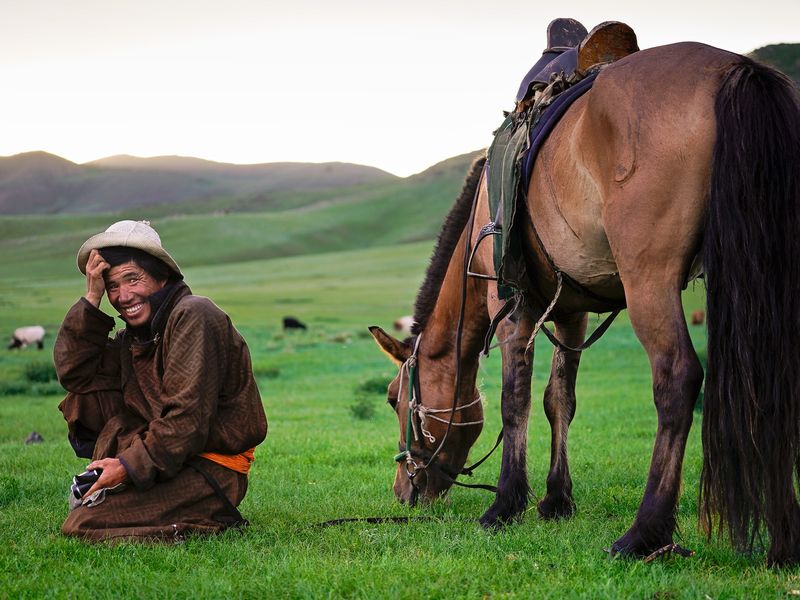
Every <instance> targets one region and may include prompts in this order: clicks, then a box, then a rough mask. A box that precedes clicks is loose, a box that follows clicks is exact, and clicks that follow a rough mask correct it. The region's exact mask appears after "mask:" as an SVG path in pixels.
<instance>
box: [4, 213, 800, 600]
mask: <svg viewBox="0 0 800 600" xmlns="http://www.w3.org/2000/svg"><path fill="white" fill-rule="evenodd" d="M267 216H268V215H267ZM262 217H264V218H266V217H265V216H262ZM226 218H230V216H229V217H226ZM252 218H253V219H254V218H255V217H252ZM197 219H202V217H191V218H186V219H185V220H176V222H175V223H174V224H172V225H169V226H168V227H166V228H165V230H164V231H163V232H162V235H163V237H164V239H165V240H166V242H167V246H168V248H170V249H172V248H171V247H170V244H169V240H170V239H172V238H171V237H170V236H174V239H175V244H174V246H175V247H176V248H177V249H176V250H174V251H173V254H174V255H175V256H176V258H177V259H178V261H179V262H181V263H182V264H183V262H186V263H187V264H189V265H190V266H189V267H188V268H186V269H185V272H186V278H187V281H188V282H189V284H190V285H191V286H192V287H193V289H194V291H195V293H198V294H202V295H208V296H210V297H212V298H213V299H214V300H215V301H216V302H217V303H218V304H219V305H220V306H221V307H222V308H224V309H225V310H226V311H228V313H229V314H230V315H231V316H232V318H233V320H234V322H235V323H236V324H237V326H238V327H239V329H240V330H241V331H242V333H243V334H244V336H245V338H246V339H247V341H248V343H249V345H250V348H251V352H252V355H253V359H254V366H255V370H256V374H257V376H258V381H259V386H260V389H261V392H262V396H263V399H264V405H265V407H266V410H267V415H268V418H269V421H270V431H269V435H268V437H267V440H266V442H265V443H264V444H263V445H261V446H260V447H259V449H258V451H257V460H256V463H255V465H254V467H253V470H252V472H251V483H250V490H249V493H248V495H247V497H246V499H245V501H244V503H243V505H242V507H241V508H242V512H243V513H244V514H245V516H246V517H247V518H249V519H250V521H251V523H252V525H251V527H250V528H249V529H248V530H246V531H245V532H244V533H233V532H230V533H226V534H225V535H223V536H221V537H218V538H213V539H201V538H195V539H190V540H188V541H186V542H185V543H183V544H180V545H177V546H165V545H150V546H142V545H131V544H122V545H117V546H113V547H112V546H108V545H89V544H84V543H81V542H78V541H76V540H72V539H65V538H63V537H62V536H61V535H60V533H59V527H60V524H61V522H62V521H63V519H64V517H65V516H66V512H67V505H66V494H67V489H68V487H69V483H70V478H71V476H72V475H73V474H75V473H77V472H79V471H81V470H82V469H83V467H84V466H85V464H86V461H83V460H82V459H78V458H75V456H74V455H73V453H72V451H71V449H70V447H69V445H68V443H67V441H66V426H65V424H64V423H63V421H62V419H61V416H60V413H59V412H58V410H57V409H56V406H57V404H58V402H59V401H60V399H61V397H60V395H59V390H58V386H57V384H55V383H54V382H31V381H30V380H29V378H30V373H32V372H33V373H35V372H40V371H42V370H43V369H44V367H42V364H43V363H46V362H48V361H49V360H50V358H51V355H50V352H51V350H52V342H53V337H52V335H51V336H50V337H49V338H48V339H47V345H46V351H43V352H37V351H36V350H35V349H27V350H25V351H22V352H14V353H12V352H9V351H6V350H0V548H2V549H0V597H8V598H18V597H32V598H33V597H37V598H38V597H79V596H81V597H87V596H88V597H119V596H127V597H166V598H195V597H208V598H220V597H247V598H250V597H265V598H273V597H291V598H294V597H301V598H302V597H305V598H319V597H356V598H389V597H391V598H426V597H429V598H506V597H508V598H513V597H519V598H532V597H535V598H569V597H585V598H654V599H655V598H658V599H667V598H670V599H671V598H714V599H718V598H745V597H746V598H775V597H785V596H787V595H800V576H798V575H797V574H796V573H795V572H794V571H787V572H776V571H772V570H769V569H767V568H765V567H764V557H763V555H761V554H758V555H756V556H752V557H745V556H740V555H737V554H735V553H734V552H733V551H732V550H731V549H730V547H729V545H728V544H727V543H724V542H718V541H712V542H707V541H706V540H705V539H704V538H703V537H702V536H701V535H700V534H699V533H698V530H697V517H696V512H697V490H698V476H699V470H700V436H699V421H700V413H699V412H698V413H696V422H695V427H694V428H693V431H692V434H691V436H690V440H689V445H688V450H687V456H686V461H685V468H684V490H683V494H682V497H681V503H680V509H679V525H680V532H679V536H678V537H679V539H680V542H681V543H682V544H683V545H684V546H687V547H689V548H692V549H694V550H696V551H697V554H696V555H695V556H694V557H692V558H688V559H681V558H667V559H664V560H659V561H656V562H654V563H652V564H648V565H645V564H643V563H642V562H639V561H632V560H612V559H609V558H608V557H607V556H606V554H605V553H604V552H603V548H606V547H608V546H609V545H610V544H611V542H613V541H614V540H615V539H616V538H617V537H618V536H619V535H621V534H622V533H623V532H624V531H625V530H626V528H627V527H628V526H629V525H630V523H631V522H632V520H633V517H634V514H635V512H636V508H637V506H638V503H639V500H640V499H641V495H642V492H643V488H644V482H645V478H646V474H647V467H648V463H649V458H650V452H651V450H652V443H653V437H654V433H655V411H654V408H653V405H652V398H651V393H650V371H649V366H648V364H647V360H646V357H645V354H644V352H643V350H642V349H641V347H640V346H639V345H638V342H637V341H636V339H635V336H634V335H633V333H632V330H631V328H630V324H629V323H628V321H627V319H626V318H625V316H624V315H623V316H622V317H621V318H620V319H619V320H618V322H617V323H615V324H614V326H613V327H612V328H611V330H610V331H609V332H608V333H607V334H606V336H605V337H604V338H603V339H602V340H601V341H600V342H599V343H598V344H597V345H596V346H595V347H593V348H592V349H591V350H590V351H588V352H586V353H585V356H584V358H583V362H582V367H581V374H580V376H579V380H578V412H577V416H576V418H575V421H574V423H573V426H572V429H571V437H570V451H571V466H572V476H573V479H574V486H575V488H574V492H575V498H576V502H577V504H578V513H577V515H576V516H575V517H574V518H573V519H571V520H568V521H563V522H557V523H553V522H542V521H539V520H538V519H537V518H536V515H535V510H534V511H532V512H531V513H529V515H528V516H527V517H526V518H525V519H524V520H523V521H522V522H521V523H518V524H516V525H514V526H511V527H508V528H506V529H505V530H503V531H501V532H498V533H487V532H485V531H483V530H482V529H481V528H480V527H479V526H478V525H477V518H478V517H479V516H480V515H481V514H482V512H483V511H484V510H485V509H486V507H487V506H488V505H489V503H490V501H491V497H490V495H489V494H487V493H485V492H481V491H476V490H463V489H456V490H454V491H453V492H452V493H451V494H450V496H449V497H448V498H447V500H445V501H443V502H440V503H439V504H437V505H434V506H432V507H427V508H425V507H422V508H414V509H409V508H408V507H405V506H401V505H399V504H397V503H396V502H395V501H394V498H393V495H392V492H391V479H392V475H393V470H394V463H393V462H392V456H393V454H394V453H395V451H396V450H395V449H396V443H397V438H398V434H397V423H396V419H395V417H394V414H393V413H392V411H391V410H390V409H389V408H388V407H387V406H386V405H385V404H384V396H383V395H382V394H379V393H368V392H364V391H362V390H363V389H364V388H373V387H375V385H374V380H376V379H379V380H388V379H390V378H391V377H392V376H393V375H394V368H393V367H392V366H391V364H390V363H389V362H388V361H387V360H386V359H385V358H384V357H383V355H382V354H381V353H380V352H379V351H378V350H377V347H376V346H375V344H374V343H373V342H372V340H371V339H369V338H368V336H367V332H366V327H367V326H368V325H372V324H378V325H382V326H384V327H385V328H386V327H388V326H389V324H390V323H391V320H392V319H393V318H394V317H396V316H398V315H401V314H406V313H408V312H409V311H410V306H411V303H412V302H413V298H414V295H415V292H416V287H417V285H418V283H419V281H420V280H421V278H422V275H423V273H424V269H425V265H426V262H427V258H428V254H429V252H430V247H431V244H430V242H417V243H411V244H402V245H393V246H376V247H368V248H366V249H353V250H347V251H340V252H326V253H308V252H304V253H301V254H303V255H300V256H294V257H284V258H274V259H270V260H251V261H247V262H232V263H230V264H226V265H216V266H214V265H211V266H209V265H202V261H201V260H200V259H199V258H197V257H196V255H195V257H194V258H189V257H190V256H192V255H191V254H188V255H187V260H186V261H182V258H183V256H184V255H185V254H184V253H188V252H190V251H192V250H191V249H190V247H189V242H188V241H187V240H189V239H192V238H193V237H195V239H196V236H198V235H200V233H201V231H202V224H198V220H197ZM110 220H111V219H108V218H106V220H105V221H103V220H102V218H97V219H95V218H94V217H90V218H85V217H84V218H80V219H78V218H74V219H72V218H66V217H64V218H62V217H58V218H54V219H52V220H46V219H44V220H41V221H36V220H32V219H25V218H21V219H4V220H2V222H1V223H0V231H15V232H16V233H17V234H18V235H17V238H16V239H17V242H4V244H5V247H4V249H8V248H11V247H12V246H13V245H14V243H16V246H14V248H15V249H16V250H15V251H16V254H15V253H14V252H6V253H4V255H3V257H2V258H1V259H0V261H2V265H1V266H2V269H3V270H2V276H0V331H3V332H9V333H10V331H11V330H12V329H13V327H15V326H18V325H21V324H33V323H41V324H43V325H45V327H47V329H48V330H49V331H51V332H54V331H55V330H56V328H57V326H58V324H59V322H60V319H61V317H62V316H63V314H64V313H65V312H66V310H67V308H68V307H69V305H70V304H71V303H72V302H73V301H74V300H75V299H77V297H78V296H79V295H80V294H82V293H83V282H82V280H81V278H80V276H79V275H78V273H77V271H76V270H75V267H74V262H73V261H74V253H75V250H76V249H77V247H78V245H80V242H82V241H83V239H85V237H86V236H87V235H88V234H90V233H92V232H94V231H96V230H98V229H99V228H100V225H101V224H102V225H105V224H106V223H107V222H109V221H110ZM245 221H246V219H245V217H244V216H243V217H242V223H244V222H245ZM209 222H211V221H210V218H209ZM26 227H28V228H29V231H28V233H27V234H25V233H24V232H23V230H24V229H25V228H26ZM215 227H221V225H219V224H215ZM256 229H257V228H256V227H253V228H252V230H253V231H256ZM42 230H44V231H42ZM215 231H217V229H215ZM298 235H299V234H298ZM366 245H367V246H369V245H370V244H366ZM247 246H248V244H246V243H245V242H242V247H243V248H244V247H247ZM314 248H315V246H314V244H312V243H310V244H309V248H308V249H309V250H314ZM322 249H323V250H329V249H330V248H328V247H324V248H322ZM204 251H205V252H210V250H209V249H208V248H205V249H203V248H199V249H198V250H197V252H200V253H202V252H204ZM37 257H41V258H37ZM37 261H39V262H37ZM37 265H38V266H37ZM39 267H41V268H40V269H39ZM702 293H703V289H702V285H699V286H697V287H696V289H692V288H690V290H689V291H688V292H687V295H686V308H687V311H690V310H692V309H693V308H697V307H700V306H702ZM104 307H105V308H106V310H108V306H107V305H104ZM287 314H292V315H294V316H297V317H299V318H301V319H302V320H304V321H306V322H307V323H308V324H309V326H310V327H309V331H308V332H305V333H297V334H293V333H286V334H284V333H283V332H282V331H281V330H280V318H281V317H282V316H284V315H287ZM692 335H693V338H694V341H695V344H696V346H697V347H698V348H701V347H703V345H704V335H705V333H704V330H703V329H702V328H692ZM549 355H550V348H549V347H548V346H547V344H546V342H545V341H543V338H542V339H540V340H539V342H538V344H537V355H536V377H535V382H534V389H535V392H534V394H535V402H534V409H533V415H532V419H531V425H530V449H529V464H530V472H531V480H532V486H533V489H534V494H536V495H538V494H541V493H542V490H543V488H544V478H545V475H546V470H547V466H548V461H549V456H548V452H549V430H548V428H547V423H546V419H545V418H544V414H543V410H542V408H541V400H540V399H541V394H542V390H543V388H544V384H545V376H546V372H547V370H548V363H549ZM479 378H480V385H481V389H482V391H483V393H484V395H485V398H486V413H487V421H486V426H485V430H484V435H483V436H482V437H481V439H480V440H479V442H478V445H477V447H476V449H475V456H478V453H479V452H482V451H485V450H486V449H488V448H489V447H490V446H491V443H492V441H493V438H494V437H495V435H496V432H497V431H498V430H499V421H500V415H499V356H498V355H497V354H496V353H495V354H493V356H491V357H490V358H489V359H487V360H486V361H485V362H484V363H483V365H482V368H481V370H480V375H479ZM365 397H366V398H367V400H364V398H365ZM359 400H360V401H361V402H362V405H363V403H364V402H367V403H368V404H370V403H371V405H372V406H374V408H375V414H374V416H373V417H372V418H371V419H357V418H355V417H354V415H353V412H352V410H351V407H353V405H354V404H355V403H356V402H358V401H359ZM34 430H35V431H38V432H39V433H41V435H42V436H43V437H44V440H45V441H44V443H41V444H32V445H25V444H24V439H25V437H26V436H27V435H28V433H30V432H31V431H34ZM498 470H499V455H498V456H496V457H493V458H492V459H491V460H490V461H489V462H488V463H487V464H486V465H485V466H483V467H481V469H480V471H479V474H478V476H477V478H478V479H480V480H482V481H486V482H492V483H493V482H494V480H496V477H497V474H498ZM389 515H400V516H405V515H411V516H417V515H426V516H433V517H435V520H433V521H418V522H411V523H408V524H381V525H368V524H363V523H358V524H348V525H343V526H339V527H332V528H324V529H323V528H319V527H315V524H316V523H319V522H321V521H325V520H328V519H333V518H340V517H358V516H389Z"/></svg>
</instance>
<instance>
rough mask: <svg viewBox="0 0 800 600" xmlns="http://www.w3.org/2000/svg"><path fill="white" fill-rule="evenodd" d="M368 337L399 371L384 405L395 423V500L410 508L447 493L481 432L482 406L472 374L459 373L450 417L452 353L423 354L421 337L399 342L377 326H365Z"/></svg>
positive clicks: (452, 384) (470, 371)
mask: <svg viewBox="0 0 800 600" xmlns="http://www.w3.org/2000/svg"><path fill="white" fill-rule="evenodd" d="M370 332H371V333H372V336H373V337H374V338H375V341H376V342H378V345H379V346H380V348H381V350H383V352H384V353H385V354H386V355H387V356H388V357H389V358H390V359H391V360H392V362H394V363H395V364H396V365H397V366H398V367H400V370H399V372H398V373H397V376H396V377H395V378H394V379H393V380H392V382H391V383H390V384H389V389H388V403H389V405H390V406H391V407H392V408H393V409H394V411H395V413H396V414H397V420H398V422H399V424H400V441H399V444H398V450H399V454H397V456H396V457H395V459H396V461H397V470H396V472H395V476H394V486H393V487H394V493H395V496H397V498H398V500H400V501H401V502H407V503H409V504H411V505H412V506H413V505H414V504H416V502H417V500H420V499H421V500H422V501H423V502H430V501H432V500H434V499H436V498H437V497H439V496H442V495H443V494H445V493H446V492H447V490H448V489H450V486H451V485H452V484H453V480H454V479H455V477H457V476H458V475H459V474H460V473H461V470H462V469H463V468H464V464H465V463H466V461H467V454H468V453H469V449H470V448H471V447H472V445H473V444H474V443H475V440H477V439H478V435H479V434H480V432H481V427H482V425H483V407H482V405H481V402H480V396H479V393H478V390H477V388H476V387H475V373H476V371H475V369H474V368H473V369H466V370H465V372H464V374H463V376H462V378H461V385H460V386H459V388H460V397H459V399H458V406H457V408H456V410H455V413H453V412H452V408H453V398H454V388H455V377H454V373H455V371H454V364H453V353H452V352H439V353H430V352H427V351H426V347H427V341H428V340H427V338H426V342H423V343H422V344H421V343H420V337H416V338H411V339H407V340H405V341H402V342H401V341H400V340H397V339H395V338H393V337H392V336H390V335H389V334H387V333H386V332H385V331H383V330H382V329H381V328H380V327H370ZM451 414H452V415H453V419H452V421H453V422H452V425H451V426H450V430H449V432H448V422H449V421H450V420H451Z"/></svg>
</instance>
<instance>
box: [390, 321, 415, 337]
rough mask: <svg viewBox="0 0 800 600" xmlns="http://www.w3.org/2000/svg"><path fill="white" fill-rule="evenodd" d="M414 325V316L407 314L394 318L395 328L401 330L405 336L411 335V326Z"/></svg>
mask: <svg viewBox="0 0 800 600" xmlns="http://www.w3.org/2000/svg"><path fill="white" fill-rule="evenodd" d="M413 326H414V317H411V316H405V317H399V318H397V319H395V320H394V330H395V331H399V332H400V333H402V334H403V335H404V336H406V337H408V336H410V335H411V328H412V327H413Z"/></svg>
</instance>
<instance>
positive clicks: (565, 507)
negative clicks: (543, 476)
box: [536, 494, 575, 521]
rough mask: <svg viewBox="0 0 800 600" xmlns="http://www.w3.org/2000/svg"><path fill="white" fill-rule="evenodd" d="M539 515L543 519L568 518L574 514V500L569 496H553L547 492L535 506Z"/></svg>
mask: <svg viewBox="0 0 800 600" xmlns="http://www.w3.org/2000/svg"><path fill="white" fill-rule="evenodd" d="M536 508H537V510H538V511H539V516H540V517H541V518H542V519H545V520H548V521H550V520H555V519H568V518H570V517H571V516H572V515H574V514H575V502H574V501H573V500H572V498H570V497H569V496H553V497H551V496H550V495H549V494H548V495H547V496H545V498H544V500H542V501H541V502H539V505H538V506H537V507H536Z"/></svg>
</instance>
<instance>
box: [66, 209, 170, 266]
mask: <svg viewBox="0 0 800 600" xmlns="http://www.w3.org/2000/svg"><path fill="white" fill-rule="evenodd" d="M111 246H126V247H128V248H138V249H139V250H143V251H144V252H147V253H148V254H150V255H151V256H155V257H156V258H158V259H160V260H162V261H164V262H165V263H166V265H167V266H168V267H169V268H170V269H172V270H173V271H175V273H176V274H177V275H178V277H179V278H180V279H183V273H181V270H180V267H178V263H176V262H175V261H174V260H173V259H172V257H171V256H170V255H169V254H168V253H167V251H166V250H164V248H163V247H162V246H161V238H160V237H158V234H157V233H156V230H155V229H153V228H152V227H150V223H148V222H147V221H127V220H126V221H117V222H116V223H114V224H113V225H112V226H111V227H109V228H108V229H106V230H105V231H104V232H103V233H98V234H97V235H93V236H92V237H90V238H89V239H88V240H86V241H85V242H84V243H83V246H81V249H80V250H78V268H79V269H80V271H81V273H83V274H84V275H86V263H87V262H88V261H89V254H90V253H91V252H92V250H96V249H99V248H109V247H111Z"/></svg>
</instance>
